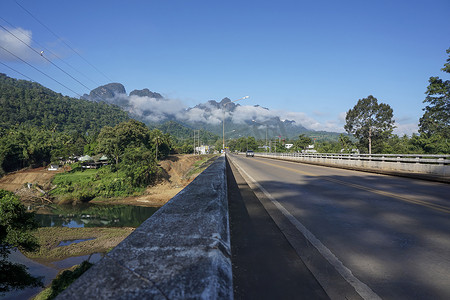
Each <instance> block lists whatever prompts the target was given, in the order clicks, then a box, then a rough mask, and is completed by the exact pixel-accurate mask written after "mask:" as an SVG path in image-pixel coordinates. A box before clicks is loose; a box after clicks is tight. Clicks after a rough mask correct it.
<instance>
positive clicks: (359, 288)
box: [233, 159, 381, 300]
mask: <svg viewBox="0 0 450 300" xmlns="http://www.w3.org/2000/svg"><path fill="white" fill-rule="evenodd" d="M233 163H234V164H235V165H236V167H237V168H238V170H239V172H241V173H243V174H245V176H247V178H248V179H249V180H250V181H251V183H253V184H254V185H256V186H257V187H258V189H260V190H261V191H262V192H263V193H264V195H266V197H267V198H268V199H269V200H270V201H271V202H272V203H273V204H274V205H275V206H276V207H277V208H278V209H279V210H280V211H281V213H282V214H283V215H284V216H285V217H286V218H288V220H289V221H290V222H291V223H292V224H293V225H294V226H295V227H296V228H297V230H298V231H300V232H301V233H302V234H303V235H304V236H305V237H306V238H307V239H308V241H309V242H310V243H311V244H312V245H313V246H314V247H315V248H316V249H317V250H318V251H319V253H320V254H322V256H323V257H324V258H325V259H326V260H327V261H328V262H329V263H330V264H331V265H332V266H333V267H334V268H335V269H336V271H338V272H339V274H341V276H342V277H343V278H344V279H345V280H346V281H347V282H348V283H349V284H350V285H351V286H352V287H353V288H354V289H355V290H356V292H357V293H358V294H359V295H360V296H361V297H362V298H363V299H366V300H372V299H374V300H375V299H380V300H381V298H380V296H378V295H377V294H376V293H375V292H374V291H372V289H371V288H370V287H369V286H367V285H366V284H365V283H363V282H362V281H360V280H359V279H358V278H356V277H355V276H354V275H353V273H352V271H351V270H350V269H349V268H347V267H346V266H344V264H343V263H342V262H341V261H340V260H339V258H337V257H336V255H334V254H333V252H331V251H330V249H328V248H327V247H326V246H325V245H324V244H322V242H321V241H320V240H319V239H317V238H316V237H315V235H314V234H313V233H312V232H311V231H309V230H308V229H307V228H306V227H305V226H304V225H303V224H302V223H301V222H300V221H299V220H297V219H296V218H295V217H294V216H293V215H292V214H291V213H290V212H289V211H287V210H286V208H284V206H283V205H281V203H280V202H278V201H277V200H276V199H275V198H274V197H273V196H272V195H271V194H270V193H269V192H268V191H267V190H266V189H265V188H263V187H262V186H261V185H260V184H259V183H258V182H257V181H256V180H255V179H253V177H251V176H250V175H249V174H248V173H247V172H246V171H245V170H244V169H243V168H242V167H241V166H240V165H239V164H238V163H237V162H236V160H234V159H233Z"/></svg>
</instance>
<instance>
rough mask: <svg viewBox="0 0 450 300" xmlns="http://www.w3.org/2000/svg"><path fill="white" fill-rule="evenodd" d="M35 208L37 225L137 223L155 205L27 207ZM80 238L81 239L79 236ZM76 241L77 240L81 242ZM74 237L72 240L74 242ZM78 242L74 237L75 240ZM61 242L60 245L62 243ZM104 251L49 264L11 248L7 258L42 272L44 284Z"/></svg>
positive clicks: (18, 293)
mask: <svg viewBox="0 0 450 300" xmlns="http://www.w3.org/2000/svg"><path fill="white" fill-rule="evenodd" d="M29 209H31V210H37V213H36V220H37V222H38V223H39V226H40V227H72V228H75V227H138V226H139V225H140V224H141V223H142V222H144V221H145V220H146V219H148V218H149V217H150V216H151V215H153V213H155V212H156V210H158V207H141V206H131V205H95V204H82V205H77V206H72V205H70V206H46V207H29ZM80 241H81V240H80ZM80 241H78V242H80ZM73 242H74V241H72V243H73ZM75 242H77V241H75ZM64 245H65V244H62V245H60V246H64ZM103 255H104V254H102V253H93V254H91V255H84V256H78V257H69V258H66V259H64V260H60V261H52V262H49V263H48V264H45V265H44V264H40V263H37V262H35V261H33V260H31V259H28V258H27V257H25V256H24V255H23V254H22V253H20V252H19V251H14V252H13V253H11V255H10V256H9V257H8V260H9V261H11V262H14V263H19V264H22V265H25V266H26V267H27V268H28V271H29V273H30V274H31V275H32V276H36V277H39V276H43V277H44V280H43V282H44V284H45V285H48V284H50V282H51V281H52V280H53V279H54V278H55V277H56V275H57V274H58V272H59V271H61V270H64V269H67V268H70V267H72V266H74V265H77V264H80V263H81V262H83V261H84V260H89V261H90V262H92V263H95V262H97V261H99V260H100V259H101V258H102V257H103ZM41 290H42V288H25V289H23V290H14V291H11V292H8V293H4V294H0V299H2V300H6V299H8V300H9V299H29V298H30V297H32V296H34V295H36V294H37V293H39V292H40V291H41Z"/></svg>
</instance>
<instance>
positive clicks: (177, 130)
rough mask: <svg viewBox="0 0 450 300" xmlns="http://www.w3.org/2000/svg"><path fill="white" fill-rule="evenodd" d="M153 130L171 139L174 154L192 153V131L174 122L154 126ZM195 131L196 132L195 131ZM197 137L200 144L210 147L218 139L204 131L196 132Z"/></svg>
mask: <svg viewBox="0 0 450 300" xmlns="http://www.w3.org/2000/svg"><path fill="white" fill-rule="evenodd" d="M155 128H156V129H159V130H161V131H162V132H164V133H166V134H169V135H170V136H171V137H172V145H173V148H174V150H175V152H176V153H182V154H187V153H193V152H194V146H193V144H194V139H193V136H194V129H192V128H190V127H187V126H183V125H181V124H180V123H177V122H175V121H167V122H165V123H163V124H159V125H155ZM195 131H197V130H196V129H195ZM197 136H198V139H199V141H200V143H201V144H203V145H212V144H214V142H215V141H217V140H219V139H220V138H219V136H217V135H215V134H213V133H211V132H209V131H206V130H204V129H200V130H199V131H198V132H196V137H197ZM196 139H197V138H196ZM220 140H221V139H220ZM221 148H222V146H221ZM221 148H220V149H221Z"/></svg>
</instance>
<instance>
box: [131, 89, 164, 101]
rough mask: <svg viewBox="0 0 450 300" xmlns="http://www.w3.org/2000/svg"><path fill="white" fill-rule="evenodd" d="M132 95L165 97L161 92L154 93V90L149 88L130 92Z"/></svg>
mask: <svg viewBox="0 0 450 300" xmlns="http://www.w3.org/2000/svg"><path fill="white" fill-rule="evenodd" d="M130 96H139V97H149V98H155V99H162V98H163V96H161V94H159V93H154V92H152V91H150V90H149V89H143V90H134V91H132V92H131V93H130Z"/></svg>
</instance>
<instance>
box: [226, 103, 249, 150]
mask: <svg viewBox="0 0 450 300" xmlns="http://www.w3.org/2000/svg"><path fill="white" fill-rule="evenodd" d="M247 98H250V96H245V97H242V98H239V99H237V100H234V101H231V102H227V103H224V104H222V106H223V107H222V110H223V119H222V149H223V152H225V106H226V105H228V104H230V103H234V102H236V101H240V100H244V99H247Z"/></svg>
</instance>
